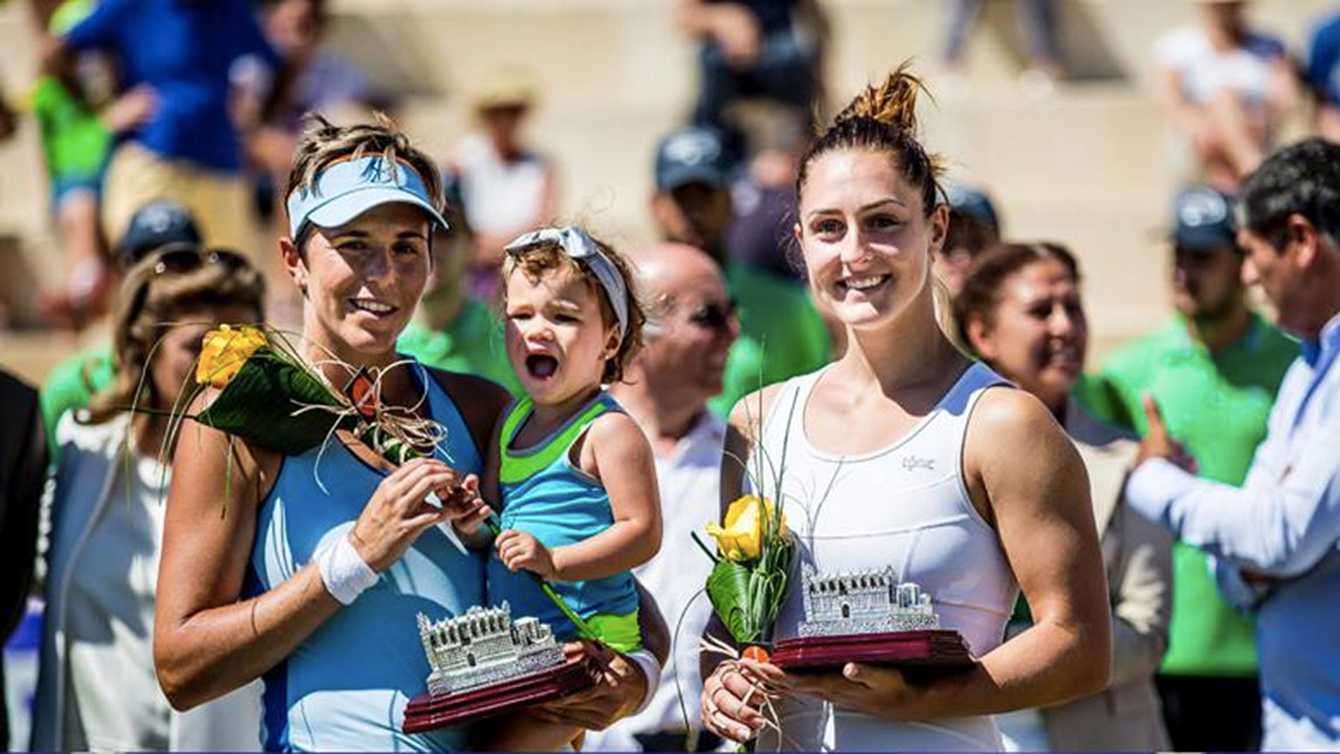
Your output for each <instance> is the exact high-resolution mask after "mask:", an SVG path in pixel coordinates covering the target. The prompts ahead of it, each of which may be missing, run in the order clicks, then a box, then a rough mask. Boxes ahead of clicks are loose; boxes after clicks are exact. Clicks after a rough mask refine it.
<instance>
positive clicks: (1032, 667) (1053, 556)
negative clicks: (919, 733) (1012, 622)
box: [915, 389, 1112, 718]
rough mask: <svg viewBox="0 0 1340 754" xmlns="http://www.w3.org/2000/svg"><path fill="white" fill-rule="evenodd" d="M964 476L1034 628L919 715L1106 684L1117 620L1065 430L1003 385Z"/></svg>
mask: <svg viewBox="0 0 1340 754" xmlns="http://www.w3.org/2000/svg"><path fill="white" fill-rule="evenodd" d="M964 476H965V479H966V481H967V483H968V486H969V490H970V491H971V492H972V494H973V498H974V501H975V502H981V501H983V500H984V499H985V501H986V502H989V506H990V509H989V512H990V513H991V515H992V517H993V518H994V524H995V526H996V529H997V532H998V533H999V536H1000V542H1001V547H1002V549H1003V550H1004V551H1005V556H1006V558H1007V559H1008V560H1009V563H1010V567H1011V569H1012V570H1013V571H1014V575H1015V578H1016V579H1017V580H1018V582H1019V587H1020V589H1022V590H1023V593H1024V596H1025V597H1026V598H1027V599H1028V604H1029V607H1030V609H1031V610H1032V613H1033V621H1034V624H1033V627H1032V628H1030V629H1028V630H1026V631H1024V632H1022V633H1021V634H1019V635H1018V636H1016V637H1014V638H1013V639H1011V640H1010V641H1008V642H1005V643H1004V644H1002V645H1000V646H999V647H997V648H996V649H995V650H993V651H991V652H989V653H988V654H986V655H985V656H984V657H982V658H981V662H980V664H979V666H978V668H977V670H975V671H974V672H971V673H968V674H965V675H964V676H962V677H960V678H958V679H957V680H956V681H955V682H951V683H945V684H940V685H937V686H935V687H933V688H932V689H931V690H930V693H928V695H927V699H925V700H924V705H923V709H922V710H919V711H917V713H916V714H915V717H917V718H921V717H936V716H939V715H942V714H960V715H962V714H983V713H990V712H1000V711H1005V710H1010V709H1020V708H1023V707H1036V706H1041V705H1045V704H1054V703H1057V702H1061V701H1064V700H1066V699H1073V698H1076V697H1080V696H1085V695H1087V694H1091V693H1095V692H1097V691H1100V690H1102V689H1103V688H1105V687H1106V686H1107V679H1108V673H1109V662H1108V658H1109V657H1110V656H1111V646H1112V636H1111V614H1110V610H1109V607H1108V593H1107V586H1106V578H1105V576H1104V574H1103V564H1102V554H1101V552H1100V550H1099V546H1098V534H1097V531H1096V529H1095V527H1094V523H1093V513H1092V510H1093V509H1092V505H1091V503H1090V500H1089V481H1088V473H1087V472H1086V471H1085V469H1084V464H1083V461H1081V460H1080V457H1079V453H1078V452H1077V451H1076V450H1075V447H1074V445H1073V444H1072V443H1071V442H1070V439H1069V438H1068V437H1067V436H1066V435H1065V432H1064V431H1063V430H1062V429H1061V427H1060V426H1059V425H1057V423H1056V422H1055V420H1054V419H1053V418H1052V416H1051V414H1050V413H1048V412H1047V410H1046V409H1045V408H1044V407H1043V406H1042V404H1041V403H1040V402H1038V400H1037V399H1036V398H1034V397H1033V396H1031V395H1029V394H1027V393H1025V392H1023V391H1019V390H1006V389H996V390H990V391H988V392H987V393H986V394H985V395H983V396H982V398H981V400H980V401H979V402H978V405H977V408H976V410H975V412H974V415H973V418H972V421H971V422H970V423H969V426H968V434H967V438H966V440H965V446H964Z"/></svg>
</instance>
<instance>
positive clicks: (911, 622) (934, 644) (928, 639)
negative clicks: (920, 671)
mask: <svg viewBox="0 0 1340 754" xmlns="http://www.w3.org/2000/svg"><path fill="white" fill-rule="evenodd" d="M801 579H802V580H801V593H802V596H803V598H804V605H805V620H804V621H802V622H801V623H800V625H799V627H798V629H797V633H798V636H797V637H795V638H792V639H782V640H780V641H778V642H776V645H775V646H776V649H775V651H774V652H773V656H772V661H773V662H774V663H775V664H776V665H777V666H778V667H782V668H787V669H797V670H802V669H803V670H825V669H826V670H832V669H836V668H841V666H842V665H844V664H846V663H848V662H863V663H873V664H880V665H896V666H914V667H915V666H946V667H957V666H963V665H967V664H971V662H972V658H971V656H970V655H969V653H968V647H967V644H965V643H964V641H963V637H962V636H960V635H959V633H958V632H957V631H951V630H945V629H942V628H940V617H939V616H938V615H936V613H935V610H934V607H933V604H932V601H931V597H930V595H929V594H926V593H924V592H922V591H921V588H920V587H919V586H917V585H916V584H913V583H910V582H903V583H899V581H898V579H897V578H896V577H895V576H894V574H893V569H892V568H884V569H882V570H868V571H858V572H855V573H836V574H827V573H817V572H816V571H815V570H814V568H813V567H812V566H810V565H808V564H807V565H805V566H804V568H803V570H802V574H801Z"/></svg>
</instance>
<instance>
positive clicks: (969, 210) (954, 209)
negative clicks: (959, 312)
mask: <svg viewBox="0 0 1340 754" xmlns="http://www.w3.org/2000/svg"><path fill="white" fill-rule="evenodd" d="M944 192H945V202H946V203H947V204H948V205H949V231H948V232H947V233H946V234H945V241H944V246H943V247H941V249H940V253H939V254H937V255H936V257H935V275H936V277H938V278H940V282H942V283H944V284H945V288H947V289H948V291H949V296H950V298H957V297H958V292H959V291H960V290H962V289H963V279H964V276H966V275H967V273H968V266H969V265H971V264H972V261H973V260H974V259H976V258H977V257H978V255H980V254H981V253H982V252H984V251H986V250H987V249H989V248H991V247H992V246H995V245H996V244H997V243H999V242H1000V235H1001V233H1000V217H999V216H998V215H997V214H996V206H995V204H994V203H992V201H991V197H990V196H989V195H987V193H986V192H985V191H984V190H982V189H981V188H978V187H976V186H970V185H967V184H963V183H950V184H947V185H946V186H945V187H944Z"/></svg>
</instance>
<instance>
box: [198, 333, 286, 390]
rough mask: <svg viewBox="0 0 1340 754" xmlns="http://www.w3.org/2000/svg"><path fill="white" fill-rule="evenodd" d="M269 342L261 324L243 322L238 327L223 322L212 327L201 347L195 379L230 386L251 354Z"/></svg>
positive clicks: (204, 382)
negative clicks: (254, 324) (213, 328)
mask: <svg viewBox="0 0 1340 754" xmlns="http://www.w3.org/2000/svg"><path fill="white" fill-rule="evenodd" d="M268 342H269V341H268V340H266V337H265V333H264V332H263V331H262V330H261V329H260V328H257V327H252V326H250V325H242V326H241V327H238V328H237V329H233V328H231V327H229V326H228V325H220V326H219V329H217V330H210V331H209V332H208V333H207V334H206V335H205V341H204V344H203V345H202V346H201V348H200V361H199V362H198V363H197V364H196V366H195V381H196V382H198V383H200V384H201V385H213V386H214V387H217V388H225V387H227V386H228V383H229V382H231V381H232V379H233V377H235V376H236V375H237V373H238V371H240V370H241V369H242V365H243V364H245V363H246V362H247V359H248V358H250V356H251V354H253V353H255V352H256V349H258V348H261V347H262V346H264V345H266V344H267V343H268Z"/></svg>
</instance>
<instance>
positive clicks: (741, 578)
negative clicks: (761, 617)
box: [707, 559, 758, 644]
mask: <svg viewBox="0 0 1340 754" xmlns="http://www.w3.org/2000/svg"><path fill="white" fill-rule="evenodd" d="M749 583H750V569H749V567H748V566H746V565H745V564H743V563H737V562H734V561H730V560H725V559H722V560H718V561H717V564H716V566H714V567H713V568H712V574H711V575H710V576H708V577H707V597H708V599H710V600H711V601H712V608H713V609H714V610H715V611H716V614H717V617H718V618H720V619H721V622H722V623H724V624H725V625H726V630H728V631H730V635H731V636H732V637H733V638H734V639H735V640H736V641H737V642H740V643H741V644H744V643H748V642H751V641H754V640H756V639H757V638H758V637H757V635H756V631H755V630H754V627H753V625H752V622H751V621H750V620H749Z"/></svg>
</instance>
